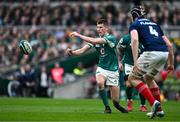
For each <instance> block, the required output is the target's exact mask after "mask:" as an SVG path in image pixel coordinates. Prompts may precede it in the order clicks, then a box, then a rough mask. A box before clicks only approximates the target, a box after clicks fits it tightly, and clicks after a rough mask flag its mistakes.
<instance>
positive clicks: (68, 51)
mask: <svg viewBox="0 0 180 122" xmlns="http://www.w3.org/2000/svg"><path fill="white" fill-rule="evenodd" d="M72 51H73V50H72V49H70V48H68V49H67V50H66V53H67V54H68V55H69V56H72V55H73V52H72Z"/></svg>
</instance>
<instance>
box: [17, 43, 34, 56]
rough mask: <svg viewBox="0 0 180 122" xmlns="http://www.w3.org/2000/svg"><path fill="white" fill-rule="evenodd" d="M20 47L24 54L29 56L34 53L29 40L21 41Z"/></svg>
mask: <svg viewBox="0 0 180 122" xmlns="http://www.w3.org/2000/svg"><path fill="white" fill-rule="evenodd" d="M19 47H20V50H21V51H22V52H23V54H26V55H28V54H30V53H31V52H32V46H31V44H30V43H29V42H28V41H27V40H21V41H20V44H19Z"/></svg>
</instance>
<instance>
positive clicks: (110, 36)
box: [104, 33, 115, 38]
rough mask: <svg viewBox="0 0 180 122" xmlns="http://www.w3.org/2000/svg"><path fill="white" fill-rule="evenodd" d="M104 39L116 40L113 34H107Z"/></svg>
mask: <svg viewBox="0 0 180 122" xmlns="http://www.w3.org/2000/svg"><path fill="white" fill-rule="evenodd" d="M104 37H107V38H115V36H114V35H113V34H110V33H108V34H106V35H105V36H104Z"/></svg>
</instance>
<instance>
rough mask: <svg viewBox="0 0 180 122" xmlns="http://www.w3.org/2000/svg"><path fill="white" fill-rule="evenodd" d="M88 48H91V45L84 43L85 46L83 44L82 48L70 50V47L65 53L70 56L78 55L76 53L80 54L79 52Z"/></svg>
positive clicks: (83, 51)
mask: <svg viewBox="0 0 180 122" xmlns="http://www.w3.org/2000/svg"><path fill="white" fill-rule="evenodd" d="M90 48H91V47H90V46H89V45H85V46H83V47H82V48H80V49H77V50H72V49H70V48H68V49H67V50H66V52H67V54H68V55H70V56H71V55H74V56H78V55H81V54H83V53H85V52H87V51H88V50H89V49H90Z"/></svg>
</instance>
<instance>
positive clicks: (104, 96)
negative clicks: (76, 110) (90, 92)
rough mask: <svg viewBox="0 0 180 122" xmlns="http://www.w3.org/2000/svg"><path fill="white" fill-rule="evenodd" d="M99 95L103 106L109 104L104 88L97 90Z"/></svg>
mask: <svg viewBox="0 0 180 122" xmlns="http://www.w3.org/2000/svg"><path fill="white" fill-rule="evenodd" d="M99 95H100V97H101V99H102V101H103V104H104V106H105V107H106V106H109V103H108V96H107V91H106V90H105V89H102V90H99Z"/></svg>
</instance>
